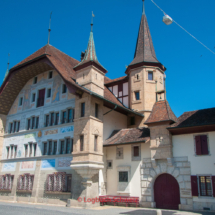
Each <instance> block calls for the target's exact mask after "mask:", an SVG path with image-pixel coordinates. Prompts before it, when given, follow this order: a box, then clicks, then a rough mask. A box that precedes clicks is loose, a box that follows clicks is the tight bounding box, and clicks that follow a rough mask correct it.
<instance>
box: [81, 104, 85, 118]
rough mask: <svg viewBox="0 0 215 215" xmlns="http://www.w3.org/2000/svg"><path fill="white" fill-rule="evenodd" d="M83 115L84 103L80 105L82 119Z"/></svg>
mask: <svg viewBox="0 0 215 215" xmlns="http://www.w3.org/2000/svg"><path fill="white" fill-rule="evenodd" d="M84 115H85V103H84V102H83V103H81V117H84Z"/></svg>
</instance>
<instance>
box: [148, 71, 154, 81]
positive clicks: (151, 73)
mask: <svg viewBox="0 0 215 215" xmlns="http://www.w3.org/2000/svg"><path fill="white" fill-rule="evenodd" d="M148 80H150V81H153V72H148Z"/></svg>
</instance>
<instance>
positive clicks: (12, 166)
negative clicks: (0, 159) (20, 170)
mask: <svg viewBox="0 0 215 215" xmlns="http://www.w3.org/2000/svg"><path fill="white" fill-rule="evenodd" d="M15 169H16V163H15V162H10V163H4V164H3V167H2V171H15Z"/></svg>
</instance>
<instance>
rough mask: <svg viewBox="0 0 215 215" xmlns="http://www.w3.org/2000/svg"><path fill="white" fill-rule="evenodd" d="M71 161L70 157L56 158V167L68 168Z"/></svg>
mask: <svg viewBox="0 0 215 215" xmlns="http://www.w3.org/2000/svg"><path fill="white" fill-rule="evenodd" d="M71 161H72V157H68V158H58V167H59V168H62V167H70V164H71Z"/></svg>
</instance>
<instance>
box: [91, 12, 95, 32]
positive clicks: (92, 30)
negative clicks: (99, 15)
mask: <svg viewBox="0 0 215 215" xmlns="http://www.w3.org/2000/svg"><path fill="white" fill-rule="evenodd" d="M94 17H95V15H94V14H93V11H92V21H91V31H93V18H94Z"/></svg>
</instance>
